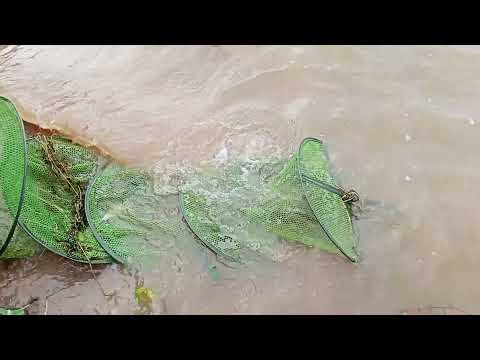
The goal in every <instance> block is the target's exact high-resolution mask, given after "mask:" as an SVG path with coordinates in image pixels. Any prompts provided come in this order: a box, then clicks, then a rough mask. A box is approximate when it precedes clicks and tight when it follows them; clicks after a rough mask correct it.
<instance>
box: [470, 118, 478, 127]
mask: <svg viewBox="0 0 480 360" xmlns="http://www.w3.org/2000/svg"><path fill="white" fill-rule="evenodd" d="M468 123H469V124H470V125H472V126H473V125H475V124H476V123H477V122H476V121H475V120H473V119H472V118H469V119H468Z"/></svg>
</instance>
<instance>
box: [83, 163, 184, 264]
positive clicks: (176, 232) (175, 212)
mask: <svg viewBox="0 0 480 360" xmlns="http://www.w3.org/2000/svg"><path fill="white" fill-rule="evenodd" d="M154 185H155V184H154V179H153V177H152V175H151V174H149V173H148V172H146V171H142V170H139V169H134V168H127V167H121V166H119V165H115V164H112V165H109V166H107V167H106V168H105V170H104V171H102V172H100V173H99V174H98V175H97V176H96V177H95V179H94V181H92V183H91V184H90V186H89V188H88V191H87V195H86V200H85V210H86V214H87V219H88V222H89V224H90V225H91V227H92V230H93V232H94V234H95V236H96V238H97V240H98V241H99V242H100V243H101V244H102V246H103V247H104V248H105V250H106V251H107V252H108V253H109V254H110V255H111V256H112V257H113V258H114V259H116V260H117V261H119V262H121V263H130V264H131V263H139V262H140V263H142V265H146V264H147V265H148V263H149V262H153V261H155V260H157V261H158V259H159V257H161V256H162V254H164V253H165V252H166V250H167V248H168V247H169V246H172V242H173V241H175V240H177V239H178V238H185V237H186V236H187V235H188V234H187V232H188V230H187V229H186V227H185V225H184V224H183V223H182V219H181V216H180V212H179V209H178V198H177V196H173V197H172V196H159V195H157V194H156V193H155V186H154ZM160 261H162V260H161V259H160Z"/></svg>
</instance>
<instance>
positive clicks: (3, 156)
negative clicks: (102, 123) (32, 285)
mask: <svg viewBox="0 0 480 360" xmlns="http://www.w3.org/2000/svg"><path fill="white" fill-rule="evenodd" d="M26 156H27V154H26V145H25V132H24V128H23V122H22V119H21V117H20V115H19V114H18V112H17V110H16V109H15V106H14V105H13V103H12V102H10V101H9V100H8V99H6V98H4V97H0V187H1V196H0V250H1V249H2V248H4V251H3V253H1V254H0V259H10V258H22V257H27V256H31V255H33V254H36V253H37V252H38V251H39V246H38V245H37V244H36V243H35V241H33V240H32V239H30V238H29V237H28V236H26V234H25V233H22V232H21V230H20V229H19V228H18V227H16V222H15V217H16V216H17V213H18V211H19V209H20V208H21V204H22V197H21V194H22V185H23V181H24V178H25V176H26V167H25V163H26ZM15 227H16V229H15ZM11 231H15V233H13V237H12V239H11V241H10V243H9V244H8V246H7V244H6V243H5V242H6V240H7V237H8V234H9V233H10V232H11ZM4 245H5V246H7V247H6V248H5V247H4Z"/></svg>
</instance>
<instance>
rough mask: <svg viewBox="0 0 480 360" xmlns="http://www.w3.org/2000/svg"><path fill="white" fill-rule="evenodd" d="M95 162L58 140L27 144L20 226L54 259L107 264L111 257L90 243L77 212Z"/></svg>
mask: <svg viewBox="0 0 480 360" xmlns="http://www.w3.org/2000/svg"><path fill="white" fill-rule="evenodd" d="M97 161H98V159H97V156H96V155H95V154H94V153H93V152H91V151H89V150H88V149H85V148H83V147H81V146H79V145H76V144H73V143H72V142H70V141H69V140H67V139H64V138H61V137H58V136H37V137H34V138H31V139H29V140H28V168H29V169H28V174H27V179H26V188H25V201H24V204H23V208H22V212H21V215H20V225H21V226H22V227H23V228H24V230H25V231H26V232H27V233H28V234H29V235H30V236H31V237H32V238H34V239H35V240H36V241H38V242H39V243H40V244H41V245H43V246H44V247H46V248H48V249H49V250H51V251H53V252H55V253H57V254H59V255H62V256H64V257H67V258H69V259H72V260H75V261H79V262H90V263H109V262H111V261H112V258H111V257H110V256H109V255H108V253H107V252H105V250H103V248H102V247H101V245H100V244H99V243H98V241H97V240H96V239H95V236H94V235H93V233H92V231H91V229H90V227H89V226H88V224H87V222H86V220H85V219H84V213H83V200H84V191H85V189H86V186H87V184H88V181H89V180H90V179H91V178H92V177H93V176H94V174H95V172H96V168H97ZM60 167H61V168H62V169H61V170H62V171H58V168H60ZM55 169H56V170H55Z"/></svg>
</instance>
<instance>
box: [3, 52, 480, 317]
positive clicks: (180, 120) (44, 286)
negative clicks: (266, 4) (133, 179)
mask: <svg viewBox="0 0 480 360" xmlns="http://www.w3.org/2000/svg"><path fill="white" fill-rule="evenodd" d="M479 60H480V48H479V47H475V46H7V47H4V48H3V49H0V95H3V96H7V97H9V98H11V99H12V100H13V101H14V102H15V103H16V105H17V106H18V108H19V111H20V112H21V114H22V116H23V117H24V119H25V120H26V121H28V122H31V123H35V124H37V125H39V126H41V127H44V128H47V129H55V130H58V131H60V132H61V133H63V134H66V135H67V136H69V137H71V138H73V139H75V140H77V141H79V142H81V143H84V144H87V145H94V146H96V147H98V148H99V149H102V150H103V151H104V152H105V153H108V154H110V155H111V156H112V157H113V158H115V159H117V160H118V161H122V162H124V163H126V164H132V165H137V166H143V167H148V168H152V169H154V170H155V171H156V173H157V174H158V176H159V177H160V178H161V179H163V180H164V181H165V182H166V183H168V182H169V181H172V179H174V178H175V174H177V173H178V171H180V170H181V169H183V168H186V167H188V166H199V165H200V164H201V163H202V162H204V161H208V160H212V159H217V160H218V161H220V162H228V161H230V160H231V159H234V158H242V157H243V158H247V157H251V156H255V154H262V153H271V154H273V153H275V154H280V155H287V154H289V153H291V152H292V151H293V150H294V149H295V148H296V146H297V145H298V143H299V142H300V141H301V139H302V138H304V137H307V136H314V137H319V138H322V139H323V140H324V141H326V142H327V144H328V146H329V150H330V157H331V159H332V162H333V163H334V164H335V166H336V168H337V169H339V177H340V178H341V180H342V182H343V183H345V184H348V185H351V186H352V187H354V188H355V189H356V190H357V191H358V192H359V193H360V194H361V195H362V196H363V197H366V198H368V199H371V200H375V201H380V202H384V203H385V206H384V207H382V206H378V207H377V208H376V209H374V211H372V213H371V214H370V215H369V216H368V217H367V218H366V219H364V220H362V221H359V222H358V227H359V230H360V236H361V237H360V249H361V252H362V255H363V260H362V261H361V262H360V263H359V264H351V263H349V262H347V261H345V260H343V259H341V258H337V257H334V256H331V255H328V254H324V253H321V252H320V251H317V250H315V249H306V248H303V247H294V248H292V251H291V253H290V254H289V256H287V257H286V258H285V259H284V260H283V261H281V262H279V263H276V264H268V265H264V264H260V265H258V266H256V267H250V268H246V269H242V270H232V269H228V268H225V267H223V266H222V265H221V264H219V263H216V262H215V259H212V258H211V257H210V256H209V255H208V254H202V253H199V254H196V253H195V251H193V249H192V251H190V252H185V253H182V252H181V251H178V249H177V250H172V251H176V253H170V254H167V256H166V259H168V260H165V262H164V263H162V264H159V267H158V268H156V269H154V270H152V271H143V272H129V271H127V270H126V269H124V268H122V267H121V266H119V265H108V266H96V267H95V272H96V276H97V279H98V281H99V282H100V283H101V284H102V286H103V287H104V289H105V291H106V292H113V294H112V296H110V297H108V298H105V297H104V296H103V295H102V293H101V291H100V290H99V287H98V284H97V283H96V282H95V281H94V280H93V278H92V275H91V273H90V271H89V268H88V266H83V265H79V264H76V263H72V262H71V261H69V260H66V259H62V258H60V257H58V256H56V255H53V254H50V253H48V252H45V253H44V254H43V255H42V256H40V257H38V258H33V259H28V260H21V261H14V262H8V263H2V264H0V304H2V305H4V306H16V305H22V304H23V303H25V302H26V301H28V299H29V297H32V296H35V297H39V301H38V302H37V303H36V304H35V305H34V306H32V308H31V312H32V313H36V314H43V313H48V314H72V313H73V314H77V313H78V314H95V313H100V314H132V313H136V311H137V310H138V309H137V306H136V304H135V299H134V289H135V287H136V286H138V284H139V283H140V282H142V281H143V282H144V284H145V286H148V287H150V288H152V290H153V291H154V293H155V295H156V296H155V301H154V312H155V313H157V314H191V313H200V314H210V313H219V314H247V313H253V314H263V313H267V314H272V313H274V314H277V313H280V314H298V313H301V314H378V313H387V314H401V313H462V311H464V312H468V313H479V312H480V308H479V305H478V304H480V302H479V300H480V290H477V288H476V286H475V285H474V284H475V280H476V276H477V274H478V273H479V271H480V263H479V261H478V258H479V255H480V225H479V222H478V210H477V203H476V199H478V198H479V195H480V188H479V187H478V180H479V178H480V167H479V161H478V154H477V151H476V150H477V147H478V146H477V144H478V139H479V136H480V133H479V131H480V130H479V129H480V107H479V105H478V95H479V94H480V61H479ZM205 264H207V265H205ZM213 265H216V266H218V271H219V274H220V275H219V276H218V277H213V276H211V273H210V272H209V268H210V267H211V266H213ZM453 307H455V308H456V309H457V310H455V309H454V308H453ZM458 309H459V310H458Z"/></svg>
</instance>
